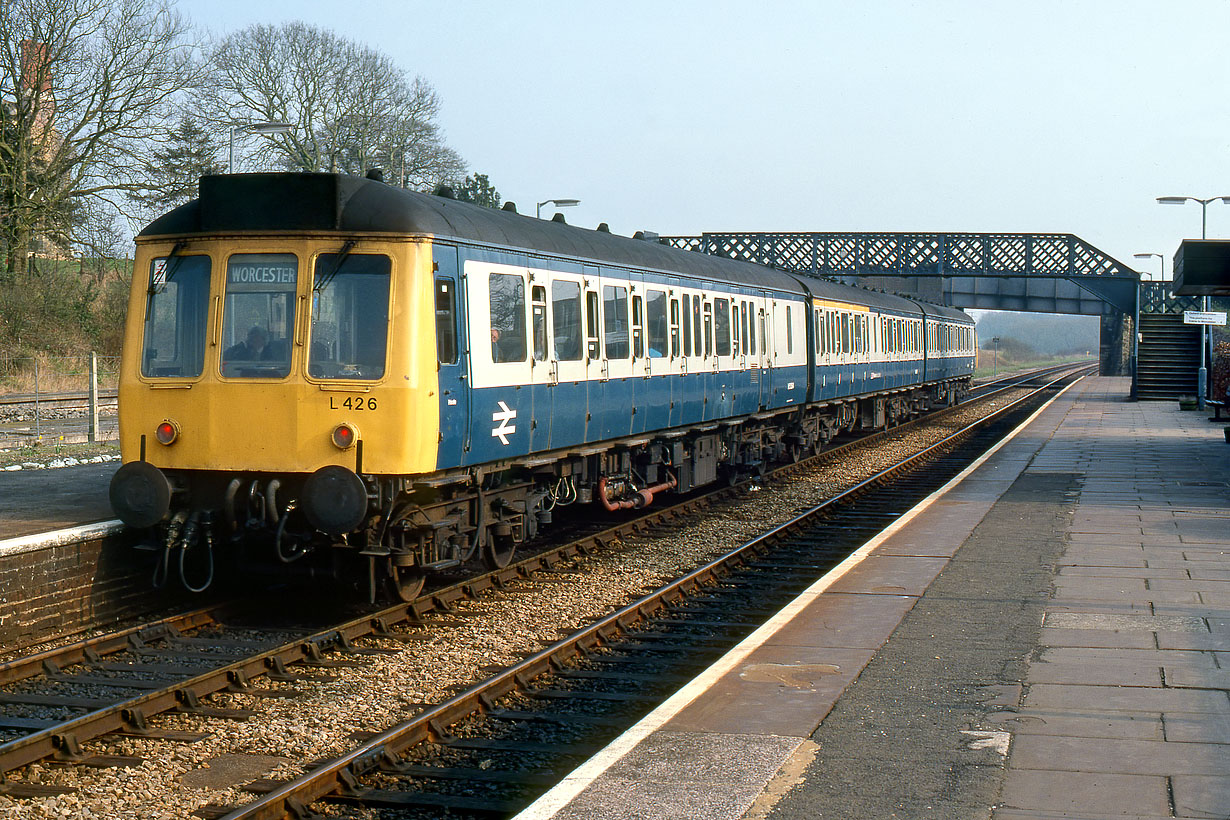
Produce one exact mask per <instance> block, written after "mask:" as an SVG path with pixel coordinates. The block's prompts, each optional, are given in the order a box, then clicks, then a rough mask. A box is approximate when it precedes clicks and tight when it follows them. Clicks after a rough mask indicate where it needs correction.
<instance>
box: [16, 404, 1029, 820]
mask: <svg viewBox="0 0 1230 820" xmlns="http://www.w3.org/2000/svg"><path fill="white" fill-rule="evenodd" d="M1026 392H1027V391H1025V390H1013V391H1008V393H1007V394H1004V395H999V396H996V397H994V398H992V399H989V400H986V401H981V402H971V403H970V404H969V405H967V406H966V407H964V408H958V409H957V411H956V412H954V413H953V414H951V415H949V416H948V417H946V418H944V419H943V420H938V421H936V422H934V423H932V424H927V425H925V426H923V427H922V428H920V429H914V430H909V431H905V432H901V433H899V434H898V435H896V436H890V437H889V438H888V439H887V440H885V441H884V442H882V443H881V444H880V445H878V446H876V447H875V448H874V449H871V450H868V451H856V452H854V453H852V454H849V455H847V456H846V457H844V458H842V459H841V460H840V461H837V462H835V463H832V464H828V465H821V466H818V467H816V468H814V469H812V470H809V471H806V472H804V473H803V474H800V475H797V476H795V477H793V478H790V479H788V480H784V481H781V482H776V481H771V482H768V483H766V484H764V485H763V486H753V487H751V488H749V489H748V491H747V492H746V494H745V497H744V498H743V499H741V500H739V501H736V502H734V503H730V504H726V505H723V506H722V508H720V509H716V510H711V511H709V512H706V513H703V514H702V516H698V518H697V520H695V521H693V522H692V523H689V524H686V525H678V526H675V527H672V528H668V529H667V530H665V531H664V532H663V533H662V534H661V535H656V536H654V537H645V538H637V539H628V540H625V541H624V542H623V543H622V544H621V545H620V546H619V547H618V548H616V549H612V550H608V551H603V552H600V553H597V554H595V555H593V556H590V557H588V558H585V559H582V560H580V561H579V562H577V565H578V566H579V568H580V569H582V570H583V571H581V572H576V573H558V574H556V575H555V576H554V578H555V580H553V581H552V582H551V583H544V584H534V583H522V584H519V585H517V586H514V587H513V588H511V589H510V590H506V591H503V592H495V591H493V592H489V593H486V594H484V595H483V597H482V598H481V600H479V601H478V602H474V603H465V604H461V605H459V609H461V610H462V611H463V612H465V611H468V612H470V613H474V614H473V615H467V616H465V617H462V618H457V617H451V616H450V617H449V618H448V619H447V622H448V624H457V623H459V622H460V625H456V626H454V625H442V626H431V627H430V628H429V629H426V630H424V631H423V640H422V641H419V642H415V643H410V644H401V643H396V642H386V641H376V642H374V643H369V642H366V641H365V642H364V645H369V646H370V645H377V646H380V645H383V646H384V647H387V648H391V649H399V650H402V651H399V652H398V653H396V654H389V655H373V656H364V657H362V658H361V659H362V660H363V661H365V664H364V665H363V666H361V667H358V668H352V669H322V670H313V671H310V672H308V673H306V674H322V675H323V674H331V675H335V676H337V678H338V680H336V681H334V682H331V683H277V682H272V681H268V680H266V679H260V680H258V681H256V684H255V685H257V686H260V687H262V688H270V689H276V688H289V689H295V690H298V691H300V692H302V693H303V696H301V697H298V698H291V699H274V698H257V697H253V696H250V695H243V694H225V695H219V696H215V697H214V698H212V699H211V700H210V702H209V704H210V705H217V706H223V707H237V708H253V709H259V710H260V711H261V714H260V715H258V716H257V717H254V718H252V719H251V720H250V721H248V722H246V723H235V722H230V721H222V720H209V721H204V720H201V719H198V718H193V717H190V716H185V715H170V716H160V717H157V718H153V719H152V720H151V724H152V725H154V726H156V727H158V728H171V729H187V730H190V731H210V732H211V733H212V734H211V736H210V737H208V738H207V739H205V740H203V741H200V742H198V743H195V744H176V743H168V742H164V741H151V740H145V739H140V738H116V737H108V738H103V739H100V740H99V741H94V742H91V743H88V744H85V748H86V751H87V752H93V753H98V754H124V755H137V756H141V757H144V758H146V762H145V763H144V764H143V765H141V766H140V767H136V768H130V769H102V770H88V769H69V768H62V767H57V766H55V765H48V764H36V765H34V766H31V767H29V770H28V772H27V773H26V775H25V777H24V778H23V777H22V776H21V773H20V772H18V773H15V775H16V777H15V778H14V779H24V780H27V781H32V782H41V783H46V784H56V785H65V786H77V787H78V788H79V789H80V790H79V791H78V792H76V793H74V794H70V795H63V796H59V797H48V798H37V799H22V800H13V799H10V798H6V797H3V796H0V818H14V819H15V818H23V820H24V819H25V818H56V819H57V820H58V819H59V818H77V817H111V818H182V817H187V816H189V814H190V813H191V812H192V811H193V810H194V809H196V808H198V807H200V806H202V805H205V804H207V803H234V804H238V803H245V802H248V801H250V800H251V799H253V796H252V795H250V794H248V793H246V792H242V791H240V790H238V789H232V790H212V789H204V788H193V787H189V786H187V785H183V784H181V783H180V782H179V778H180V776H182V775H183V774H185V773H187V772H189V771H192V770H195V769H199V768H202V767H205V766H208V764H209V761H210V760H211V759H214V758H216V757H219V756H221V755H235V754H239V755H270V756H276V757H280V758H283V759H285V760H286V762H285V763H282V764H280V765H278V766H277V767H276V768H275V769H273V770H272V771H271V772H270V773H269V774H268V775H266V776H269V777H275V778H289V777H293V776H295V775H297V774H299V773H300V772H301V771H302V767H303V766H304V765H305V764H307V763H310V762H313V761H317V760H320V759H322V758H328V757H333V756H336V755H338V754H341V753H343V752H346V751H348V750H350V749H352V748H354V746H355V745H356V741H354V740H352V739H350V737H349V735H351V733H353V732H356V731H377V730H381V729H384V728H386V727H388V726H390V725H393V724H395V723H398V722H400V721H402V720H404V719H406V718H407V717H409V716H411V715H413V714H415V713H416V712H418V711H419V705H421V704H425V703H437V702H440V701H442V700H445V699H447V697H448V696H449V695H450V694H451V693H452V692H453V691H455V690H456V689H457V688H458V687H463V686H465V685H468V684H471V683H473V682H475V681H477V680H480V679H481V678H482V677H484V676H485V673H484V672H483V671H482V668H483V667H488V666H507V665H510V664H512V663H515V662H516V661H518V660H520V659H521V658H523V657H525V656H526V655H528V654H530V653H532V652H534V651H537V650H538V649H540V648H542V647H543V646H544V645H546V644H549V643H551V642H553V641H554V640H556V639H557V638H558V637H559V636H560V635H561V633H565V632H569V631H572V630H573V629H574V628H575V627H577V626H578V625H580V624H583V623H588V622H592V621H593V620H596V619H597V618H599V617H602V616H604V615H606V614H607V613H609V612H610V611H611V610H613V609H615V608H617V607H619V606H622V605H624V604H626V603H628V602H629V601H630V600H632V599H633V598H635V597H637V596H638V594H639V593H640V592H642V591H646V590H648V589H652V588H656V587H657V586H659V585H661V583H664V582H667V581H670V580H673V579H674V578H676V577H678V576H679V575H681V574H683V573H684V572H686V571H689V570H691V569H693V568H695V567H696V566H697V565H699V564H701V563H703V562H706V561H708V560H710V559H711V558H713V557H714V556H716V555H719V554H721V553H724V552H726V551H728V550H730V549H733V548H734V547H736V546H738V545H739V544H742V543H744V542H745V541H747V540H749V539H751V538H753V537H755V536H757V535H760V534H761V533H763V532H765V531H766V530H768V529H770V528H772V527H774V526H776V525H778V524H780V523H782V522H784V521H787V520H789V519H790V518H793V517H794V516H795V515H797V514H798V513H799V512H801V511H803V510H805V509H807V508H809V507H811V506H814V505H815V504H817V503H819V502H820V501H822V500H823V499H824V498H827V497H829V496H832V495H834V494H836V493H838V492H840V491H842V490H844V489H846V488H848V487H850V486H852V485H854V484H856V483H858V482H860V481H862V480H864V479H866V478H867V477H869V476H871V475H873V474H875V473H877V472H879V471H880V470H882V469H884V468H886V467H888V466H890V465H891V464H893V463H896V462H897V461H899V460H900V459H901V458H903V457H904V456H906V455H908V454H910V453H914V452H917V451H918V450H920V449H923V448H924V447H926V446H928V445H930V444H932V443H934V442H935V441H937V440H939V439H941V438H943V437H945V436H947V435H949V434H950V433H951V432H953V431H954V430H956V429H959V428H960V427H963V426H965V425H966V424H968V423H970V422H972V421H974V420H975V419H977V418H980V417H982V416H984V415H987V414H988V413H990V412H992V411H993V410H994V409H997V408H999V407H1002V406H1003V405H1005V404H1008V403H1009V402H1011V401H1013V400H1015V399H1016V398H1019V397H1020V396H1021V395H1023V394H1024V393H1026ZM258 776H260V775H258V774H253V775H250V776H248V777H245V778H243V782H247V781H249V780H252V779H254V778H256V777H258Z"/></svg>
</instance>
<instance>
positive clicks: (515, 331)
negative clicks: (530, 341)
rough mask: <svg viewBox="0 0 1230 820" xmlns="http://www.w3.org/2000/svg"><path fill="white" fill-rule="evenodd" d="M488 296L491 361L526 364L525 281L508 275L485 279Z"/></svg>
mask: <svg viewBox="0 0 1230 820" xmlns="http://www.w3.org/2000/svg"><path fill="white" fill-rule="evenodd" d="M488 283H489V287H490V293H491V361H493V362H495V363H496V364H501V363H504V362H523V361H525V280H524V279H522V278H521V277H520V276H518V275H516V274H511V273H493V274H491V275H490V277H489V278H488Z"/></svg>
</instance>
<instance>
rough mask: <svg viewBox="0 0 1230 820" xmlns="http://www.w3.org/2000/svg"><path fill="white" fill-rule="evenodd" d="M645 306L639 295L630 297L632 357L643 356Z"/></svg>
mask: <svg viewBox="0 0 1230 820" xmlns="http://www.w3.org/2000/svg"><path fill="white" fill-rule="evenodd" d="M644 328H645V308H644V305H643V303H642V301H641V297H640V296H635V295H634V296H633V297H632V358H634V359H643V358H645V336H644V334H645V330H644Z"/></svg>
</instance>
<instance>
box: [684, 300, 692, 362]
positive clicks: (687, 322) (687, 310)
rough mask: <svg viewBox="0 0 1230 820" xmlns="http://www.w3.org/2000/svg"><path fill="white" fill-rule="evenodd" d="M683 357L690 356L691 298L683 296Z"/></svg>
mask: <svg viewBox="0 0 1230 820" xmlns="http://www.w3.org/2000/svg"><path fill="white" fill-rule="evenodd" d="M683 355H685V356H691V355H692V297H691V296H689V295H688V294H686V293H685V294H684V295H683Z"/></svg>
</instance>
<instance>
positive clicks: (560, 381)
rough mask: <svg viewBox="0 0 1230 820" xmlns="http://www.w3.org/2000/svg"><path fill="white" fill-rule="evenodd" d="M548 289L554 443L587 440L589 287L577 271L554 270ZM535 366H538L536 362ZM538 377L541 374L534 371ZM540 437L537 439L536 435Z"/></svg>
mask: <svg viewBox="0 0 1230 820" xmlns="http://www.w3.org/2000/svg"><path fill="white" fill-rule="evenodd" d="M534 284H536V285H537V284H544V285H545V286H546V289H547V303H548V305H547V309H548V310H547V312H548V315H549V317H550V319H549V322H548V326H549V344H550V353H549V356H548V364H547V370H546V374H545V375H546V377H547V378H548V379H550V380H551V381H552V382H553V384H554V386H553V387H552V391H553V396H552V418H551V446H552V447H566V446H568V445H569V444H576V443H577V442H580V441H585V427H586V425H585V416H586V413H587V412H588V410H587V404H586V403H587V401H588V395H589V379H588V367H589V365H588V364H587V359H588V356H587V355H586V346H587V340H586V332H587V328H586V325H585V310H586V306H585V303H586V298H587V297H586V287H585V284H584V281H583V278H582V277H581V276H579V275H577V274H575V273H560V272H557V271H552V272H551V274H550V281H549V282H539V281H538V280H537V279H536V280H535V282H534ZM535 369H538V368H537V366H536V368H535ZM535 378H536V379H537V378H538V375H537V374H535ZM535 441H537V439H535Z"/></svg>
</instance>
